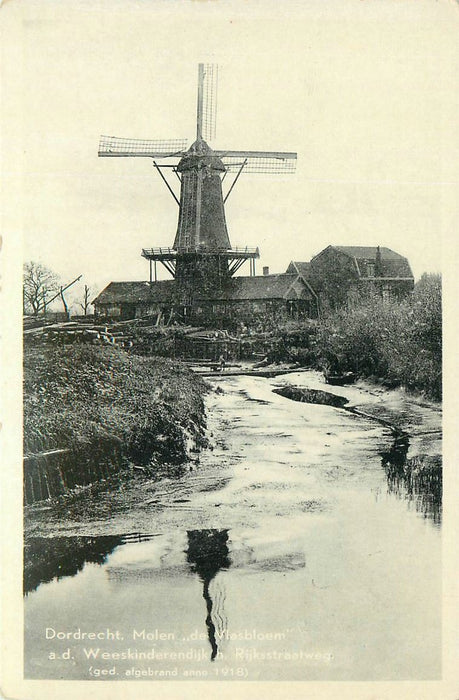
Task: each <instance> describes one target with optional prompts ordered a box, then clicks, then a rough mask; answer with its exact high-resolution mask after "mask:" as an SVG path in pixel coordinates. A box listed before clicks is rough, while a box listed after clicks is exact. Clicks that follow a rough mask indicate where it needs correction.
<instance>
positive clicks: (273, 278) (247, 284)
mask: <svg viewBox="0 0 459 700" xmlns="http://www.w3.org/2000/svg"><path fill="white" fill-rule="evenodd" d="M297 279H298V275H296V274H286V273H283V274H279V275H262V276H259V277H232V278H231V279H230V280H229V283H228V285H227V286H226V287H225V288H224V289H222V290H220V291H219V292H216V293H215V294H212V295H211V296H209V297H204V295H203V296H201V299H205V298H208V299H215V300H216V301H245V300H247V301H248V300H253V301H255V300H268V299H286V298H287V296H288V294H289V292H290V290H291V288H292V285H293V284H294V283H295V281H296V280H297ZM295 296H296V294H295Z"/></svg>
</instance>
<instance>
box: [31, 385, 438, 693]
mask: <svg viewBox="0 0 459 700" xmlns="http://www.w3.org/2000/svg"><path fill="white" fill-rule="evenodd" d="M211 383H212V385H213V387H214V388H216V387H217V385H218V386H219V387H220V388H221V390H222V391H213V392H211V393H210V395H209V396H208V399H207V401H208V426H209V431H210V432H211V433H212V441H213V444H214V449H213V450H207V451H205V452H203V453H202V454H201V456H200V462H199V465H193V469H192V470H191V471H190V470H189V468H187V469H186V470H184V471H183V472H181V473H180V474H178V475H176V476H174V477H168V478H162V479H160V480H159V481H152V480H148V479H145V478H141V477H139V478H136V479H133V480H132V482H130V483H127V484H123V485H119V486H118V487H117V488H116V490H115V491H114V492H112V493H110V494H106V493H104V491H103V490H99V491H97V492H95V493H93V492H91V491H86V492H84V493H83V494H81V496H80V497H79V498H75V499H74V500H73V501H72V502H67V503H66V504H65V506H62V507H61V508H60V509H59V508H56V507H52V506H50V505H49V504H47V505H45V506H34V507H31V508H28V509H27V514H26V520H27V523H28V525H27V532H28V539H27V547H26V553H27V552H28V555H27V556H29V558H30V559H31V561H36V562H38V563H36V565H34V566H32V567H31V568H30V569H29V571H28V574H27V576H26V589H27V593H26V597H25V676H26V677H27V678H56V679H57V678H65V679H91V678H93V679H99V680H103V679H106V680H115V679H116V680H133V679H140V680H147V679H150V680H154V679H157V680H164V679H168V678H169V679H173V680H178V679H190V678H193V679H212V680H218V679H221V680H238V679H239V680H410V679H413V680H414V679H416V680H429V679H438V678H439V677H440V675H441V559H440V550H441V547H440V545H441V538H440V534H441V528H440V510H439V504H438V503H436V501H435V498H434V497H432V496H431V494H429V493H427V494H426V493H425V492H422V491H419V492H417V491H416V488H415V487H413V484H412V483H411V484H408V485H407V484H406V482H405V481H404V480H403V479H402V478H401V477H400V478H398V477H397V474H395V473H394V471H388V468H387V463H388V461H389V462H392V463H393V464H392V466H394V464H395V465H396V461H397V455H399V452H398V451H397V449H395V451H394V435H393V433H392V431H391V430H390V428H389V427H388V426H387V425H386V424H384V423H380V422H377V421H376V420H373V419H371V418H369V417H364V416H362V415H356V414H353V413H351V412H349V411H346V410H343V409H342V408H334V407H332V406H326V405H313V404H306V403H298V402H296V401H292V400H290V399H288V398H285V397H283V396H280V395H279V394H276V393H274V392H273V389H275V388H279V387H282V386H285V385H287V384H293V385H295V386H300V387H301V386H304V387H309V388H312V389H314V388H316V389H321V390H327V391H330V392H332V393H335V394H338V395H341V396H346V398H348V400H349V404H348V406H350V407H355V406H358V407H359V408H361V409H362V410H364V411H365V412H366V413H371V414H372V415H374V416H376V417H378V418H382V419H384V420H386V421H389V422H394V423H395V422H396V423H397V424H398V425H399V427H401V428H402V429H403V430H405V431H406V432H407V433H408V434H409V440H406V441H405V442H404V443H403V449H402V452H403V459H405V458H407V457H408V458H409V457H413V456H416V455H419V454H423V455H425V454H427V455H431V456H434V455H438V454H439V453H440V451H441V448H440V443H439V440H440V429H441V415H440V411H439V409H438V408H436V407H435V406H430V405H427V404H423V403H421V402H419V401H418V402H416V401H414V400H412V399H409V398H407V397H406V396H404V395H403V393H402V392H396V391H394V392H385V391H383V390H374V389H371V388H369V387H366V386H364V385H358V386H355V387H343V388H338V387H326V386H325V385H324V384H323V382H322V380H321V379H320V377H319V375H317V374H316V373H314V372H305V373H298V374H295V375H289V376H286V377H277V378H274V379H265V378H250V377H231V378H225V379H223V378H218V377H217V378H215V379H212V380H211ZM391 455H392V456H391ZM394 455H395V456H394ZM389 466H390V465H389ZM44 534H46V537H44V536H43V535H44ZM34 552H35V553H37V552H39V553H40V556H39V557H38V558H36V557H35V558H34V556H33V554H34Z"/></svg>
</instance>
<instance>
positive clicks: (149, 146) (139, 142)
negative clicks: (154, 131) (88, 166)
mask: <svg viewBox="0 0 459 700" xmlns="http://www.w3.org/2000/svg"><path fill="white" fill-rule="evenodd" d="M187 143H188V141H187V139H158V140H154V141H152V140H151V139H123V138H118V137H117V136H101V137H100V141H99V156H107V157H110V156H113V157H116V156H119V157H123V156H126V157H128V156H130V157H135V156H137V157H140V158H142V157H145V158H167V157H172V156H177V157H179V156H182V155H183V152H184V150H185V148H186V147H187Z"/></svg>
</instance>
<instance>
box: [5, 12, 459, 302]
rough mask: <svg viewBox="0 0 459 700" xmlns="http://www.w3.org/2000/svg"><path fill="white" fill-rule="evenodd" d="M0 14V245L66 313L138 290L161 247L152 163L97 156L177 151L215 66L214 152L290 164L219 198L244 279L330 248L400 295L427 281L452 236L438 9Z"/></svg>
mask: <svg viewBox="0 0 459 700" xmlns="http://www.w3.org/2000/svg"><path fill="white" fill-rule="evenodd" d="M2 12H3V13H4V14H3V20H5V19H6V22H5V21H4V27H5V25H6V27H7V29H6V31H5V29H4V39H5V44H4V56H3V59H4V63H3V65H4V68H3V71H2V81H3V89H4V90H5V91H6V92H7V94H8V96H9V100H8V108H7V110H6V114H5V115H4V118H3V135H4V137H3V138H4V142H5V143H6V146H4V155H5V156H6V162H7V165H6V166H4V174H5V173H6V191H7V197H6V198H5V201H7V206H6V209H7V212H6V214H4V219H3V234H4V238H5V241H7V240H8V238H11V239H14V241H15V242H16V244H17V245H19V243H18V242H19V241H20V246H21V250H22V257H23V260H25V261H29V260H37V261H41V262H42V263H43V264H45V265H46V266H48V267H50V268H51V269H53V270H54V271H55V272H56V273H57V274H59V275H60V278H61V280H62V282H63V283H67V282H69V281H71V280H72V279H74V278H75V277H77V276H78V275H80V274H82V275H83V277H82V281H81V283H80V284H79V286H78V287H76V289H75V290H74V296H75V295H76V296H78V295H80V296H81V288H82V287H81V285H82V284H84V283H87V284H89V285H90V287H91V289H92V290H93V291H94V292H95V294H96V293H98V292H99V291H101V289H102V288H103V287H104V286H105V285H106V284H107V283H109V282H110V281H112V280H117V281H120V280H142V279H148V263H147V261H146V260H144V259H143V258H142V257H141V249H142V248H144V247H153V246H160V245H164V246H170V245H172V243H173V240H174V236H175V231H176V227H177V216H178V208H177V205H176V204H175V202H174V201H173V199H172V197H171V196H170V194H169V193H168V191H167V190H166V188H165V186H164V184H163V183H162V182H161V180H160V178H159V176H158V174H157V173H156V172H155V171H154V169H153V167H152V163H151V161H150V160H149V159H139V158H131V159H128V158H126V159H124V158H123V159H118V158H116V159H111V158H98V156H97V150H98V141H99V135H100V134H107V135H116V136H120V137H131V138H152V139H155V138H158V139H161V138H187V139H188V142H189V144H191V143H192V141H193V140H194V137H195V129H196V126H195V124H196V114H195V113H196V83H197V64H198V62H209V63H217V64H218V65H219V91H218V112H217V137H216V139H215V140H214V141H212V142H211V143H210V145H211V146H213V147H214V148H217V149H218V148H227V149H237V150H242V149H247V150H285V151H296V152H297V153H298V163H297V170H296V173H295V174H294V175H285V176H280V175H276V176H266V175H250V174H243V175H242V176H241V178H240V180H239V181H238V183H237V185H236V187H235V189H234V190H233V192H232V194H231V196H230V198H229V199H228V203H227V206H226V216H227V224H228V231H229V235H230V239H231V242H232V244H233V246H236V245H249V246H256V245H258V246H259V248H260V252H261V259H260V261H259V262H258V271H259V272H260V273H261V268H262V266H264V265H266V266H269V268H270V271H271V272H283V271H285V270H286V268H287V266H288V264H289V262H290V261H291V260H300V261H307V260H310V258H311V257H312V256H313V255H315V254H316V253H318V252H319V251H320V250H322V249H323V248H325V247H326V246H327V245H330V244H336V245H381V246H387V247H389V248H392V249H394V250H396V251H397V252H399V253H400V254H402V255H405V256H406V257H408V259H409V261H410V263H411V266H412V269H413V272H414V274H415V277H416V278H419V276H420V275H421V274H422V273H423V272H424V271H427V272H438V271H441V270H442V268H443V263H442V254H444V253H445V241H446V240H450V239H451V237H452V236H453V233H454V228H453V227H454V225H455V224H457V222H455V220H454V219H455V215H456V214H457V208H456V204H455V199H456V192H457V163H458V162H459V158H458V155H459V154H458V153H457V145H458V138H457V136H458V132H457V128H458V127H457V108H458V93H459V90H458V87H459V85H458V71H457V57H458V49H457V36H458V18H459V15H458V5H457V3H455V2H453V0H437V1H434V0H432V1H430V0H429V1H427V0H377V1H375V2H366V1H364V0H320V1H319V0H309V1H308V0H305V1H304V2H293V1H292V0H290V1H289V0H287V1H286V2H283V3H281V4H280V3H274V2H271V1H270V0H265V1H264V2H255V1H253V2H251V1H250V0H248V1H246V2H227V3H223V2H222V1H221V0H209V1H207V2H206V1H200V0H183V2H181V3H177V2H173V1H172V0H157V1H156V0H150V1H146V0H143V1H142V2H134V1H132V2H131V1H127V0H126V1H123V2H121V1H119V0H113V1H112V2H110V3H108V2H86V0H82V1H81V2H80V1H78V2H77V1H76V0H75V1H73V2H66V1H65V0H64V1H62V0H61V1H60V2H57V1H56V2H50V1H49V0H41V1H40V2H39V3H38V2H27V1H23V2H21V1H19V2H15V0H10V2H9V3H7V4H6V5H4V7H3V10H2ZM176 184H177V185H178V181H177V183H176ZM447 253H448V256H449V257H450V256H451V255H452V254H453V251H452V249H451V247H450V246H448V251H447ZM454 255H456V252H455V251H454ZM241 273H243V274H249V270H248V269H247V270H245V268H244V267H243V268H242V270H241ZM161 277H162V278H163V279H166V278H168V277H169V276H168V274H167V272H166V271H164V273H162V274H161ZM76 296H75V298H76Z"/></svg>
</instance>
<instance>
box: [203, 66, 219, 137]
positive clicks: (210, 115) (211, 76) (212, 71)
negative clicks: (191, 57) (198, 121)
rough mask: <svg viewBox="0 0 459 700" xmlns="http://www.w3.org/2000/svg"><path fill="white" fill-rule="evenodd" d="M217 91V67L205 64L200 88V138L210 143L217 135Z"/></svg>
mask: <svg viewBox="0 0 459 700" xmlns="http://www.w3.org/2000/svg"><path fill="white" fill-rule="evenodd" d="M217 89H218V66H217V64H216V63H206V64H204V66H203V87H202V138H203V139H204V140H205V141H211V140H212V139H214V138H215V136H216V133H217Z"/></svg>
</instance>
